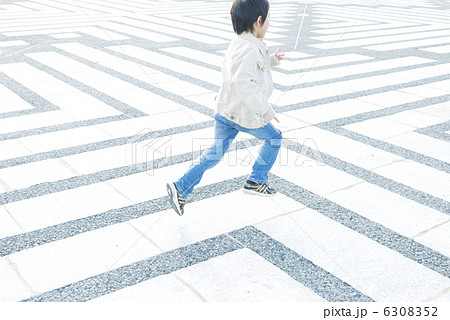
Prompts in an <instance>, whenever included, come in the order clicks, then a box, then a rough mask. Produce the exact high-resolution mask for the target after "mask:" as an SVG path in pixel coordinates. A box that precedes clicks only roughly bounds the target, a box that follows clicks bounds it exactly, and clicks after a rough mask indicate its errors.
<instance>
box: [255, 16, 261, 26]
mask: <svg viewBox="0 0 450 320" xmlns="http://www.w3.org/2000/svg"><path fill="white" fill-rule="evenodd" d="M261 21H262V16H259V17H258V20H256V22H258V25H259V26H260V27H262V23H261Z"/></svg>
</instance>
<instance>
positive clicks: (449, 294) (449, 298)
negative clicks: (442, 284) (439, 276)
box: [431, 288, 450, 302]
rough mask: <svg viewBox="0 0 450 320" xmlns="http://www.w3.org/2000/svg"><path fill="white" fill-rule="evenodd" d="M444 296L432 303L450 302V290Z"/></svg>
mask: <svg viewBox="0 0 450 320" xmlns="http://www.w3.org/2000/svg"><path fill="white" fill-rule="evenodd" d="M445 292H446V293H444V294H443V295H440V296H439V297H437V298H435V299H433V300H431V301H432V302H450V288H448V289H447V290H446V291H445Z"/></svg>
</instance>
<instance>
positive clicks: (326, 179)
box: [272, 148, 363, 195]
mask: <svg viewBox="0 0 450 320" xmlns="http://www.w3.org/2000/svg"><path fill="white" fill-rule="evenodd" d="M272 172H273V173H274V174H275V175H277V176H279V177H282V178H284V179H286V180H289V181H292V182H293V183H295V184H296V185H298V186H301V187H302V188H305V189H307V190H309V191H311V192H314V193H315V194H318V195H324V194H328V193H330V192H333V191H336V190H340V189H343V188H347V187H349V186H352V185H355V184H357V183H360V182H362V181H363V180H362V179H359V178H357V177H355V176H352V175H350V174H348V173H345V172H342V171H340V170H337V169H335V168H333V167H330V166H328V165H326V164H323V163H319V162H316V161H315V160H313V159H311V158H308V157H305V156H303V155H299V154H298V153H295V152H293V151H290V150H287V149H284V148H283V149H281V151H280V154H279V158H278V159H277V161H276V162H275V164H274V167H273V169H272ZM279 191H280V192H283V190H279Z"/></svg>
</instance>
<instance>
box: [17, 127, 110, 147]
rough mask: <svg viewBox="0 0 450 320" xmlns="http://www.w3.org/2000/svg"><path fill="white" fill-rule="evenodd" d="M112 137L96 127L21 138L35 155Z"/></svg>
mask: <svg viewBox="0 0 450 320" xmlns="http://www.w3.org/2000/svg"><path fill="white" fill-rule="evenodd" d="M110 138H111V137H110V136H109V135H107V134H106V133H105V132H103V131H101V130H99V129H98V128H96V127H80V128H74V129H68V130H61V131H56V132H48V133H43V134H39V135H32V136H28V137H23V138H20V141H21V142H22V143H23V144H24V145H25V146H26V147H27V148H29V149H30V150H32V151H33V153H41V152H47V151H53V150H59V149H64V148H70V147H76V146H80V145H83V144H87V143H93V142H99V141H105V140H109V139H110Z"/></svg>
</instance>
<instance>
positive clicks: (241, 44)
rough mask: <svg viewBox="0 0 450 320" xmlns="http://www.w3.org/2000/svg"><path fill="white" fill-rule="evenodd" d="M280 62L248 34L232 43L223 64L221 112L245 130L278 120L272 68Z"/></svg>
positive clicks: (217, 101) (217, 107)
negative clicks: (274, 100)
mask: <svg viewBox="0 0 450 320" xmlns="http://www.w3.org/2000/svg"><path fill="white" fill-rule="evenodd" d="M279 63H280V62H279V61H278V59H277V58H276V57H275V55H274V54H272V55H269V51H268V50H267V48H266V45H265V44H264V43H263V42H262V41H261V40H260V39H258V38H256V37H255V36H254V35H253V34H251V33H249V32H244V33H242V34H240V35H238V36H236V37H235V38H234V39H233V40H232V41H231V43H230V45H229V47H228V50H227V53H226V54H225V58H224V61H223V64H222V76H223V80H222V86H221V88H220V90H219V93H218V95H217V97H216V101H215V103H216V110H217V113H219V114H220V115H222V116H223V117H225V118H227V119H229V120H231V121H234V122H236V123H237V124H239V125H240V126H242V127H245V128H260V127H261V126H263V125H266V124H267V123H268V122H269V121H270V120H272V119H273V118H274V117H275V112H274V110H273V108H272V106H271V105H270V104H269V102H268V99H269V97H270V95H271V94H272V92H273V82H272V74H271V71H270V68H271V67H273V66H275V65H278V64H279Z"/></svg>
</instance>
